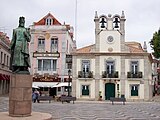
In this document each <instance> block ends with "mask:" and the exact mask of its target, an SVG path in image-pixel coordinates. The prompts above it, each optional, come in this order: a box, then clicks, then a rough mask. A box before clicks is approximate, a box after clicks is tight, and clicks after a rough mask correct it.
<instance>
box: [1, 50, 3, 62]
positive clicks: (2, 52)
mask: <svg viewBox="0 0 160 120" xmlns="http://www.w3.org/2000/svg"><path fill="white" fill-rule="evenodd" d="M2 61H3V52H1V63H2Z"/></svg>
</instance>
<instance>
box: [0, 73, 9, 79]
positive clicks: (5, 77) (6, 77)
mask: <svg viewBox="0 0 160 120" xmlns="http://www.w3.org/2000/svg"><path fill="white" fill-rule="evenodd" d="M0 80H10V76H9V75H5V74H0Z"/></svg>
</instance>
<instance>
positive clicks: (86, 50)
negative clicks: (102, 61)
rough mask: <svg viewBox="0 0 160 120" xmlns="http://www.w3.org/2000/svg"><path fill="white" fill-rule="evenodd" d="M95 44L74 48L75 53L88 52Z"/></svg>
mask: <svg viewBox="0 0 160 120" xmlns="http://www.w3.org/2000/svg"><path fill="white" fill-rule="evenodd" d="M94 46H95V44H93V45H89V46H86V47H83V48H79V49H77V50H76V53H90V52H91V49H93V47H94Z"/></svg>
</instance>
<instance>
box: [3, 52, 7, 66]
mask: <svg viewBox="0 0 160 120" xmlns="http://www.w3.org/2000/svg"><path fill="white" fill-rule="evenodd" d="M3 63H4V65H6V54H4V60H3Z"/></svg>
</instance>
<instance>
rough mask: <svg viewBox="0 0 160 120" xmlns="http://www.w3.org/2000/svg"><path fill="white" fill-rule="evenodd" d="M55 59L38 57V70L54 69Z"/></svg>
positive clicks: (55, 67)
mask: <svg viewBox="0 0 160 120" xmlns="http://www.w3.org/2000/svg"><path fill="white" fill-rule="evenodd" d="M56 69H57V60H56V59H54V60H53V59H38V71H56Z"/></svg>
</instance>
